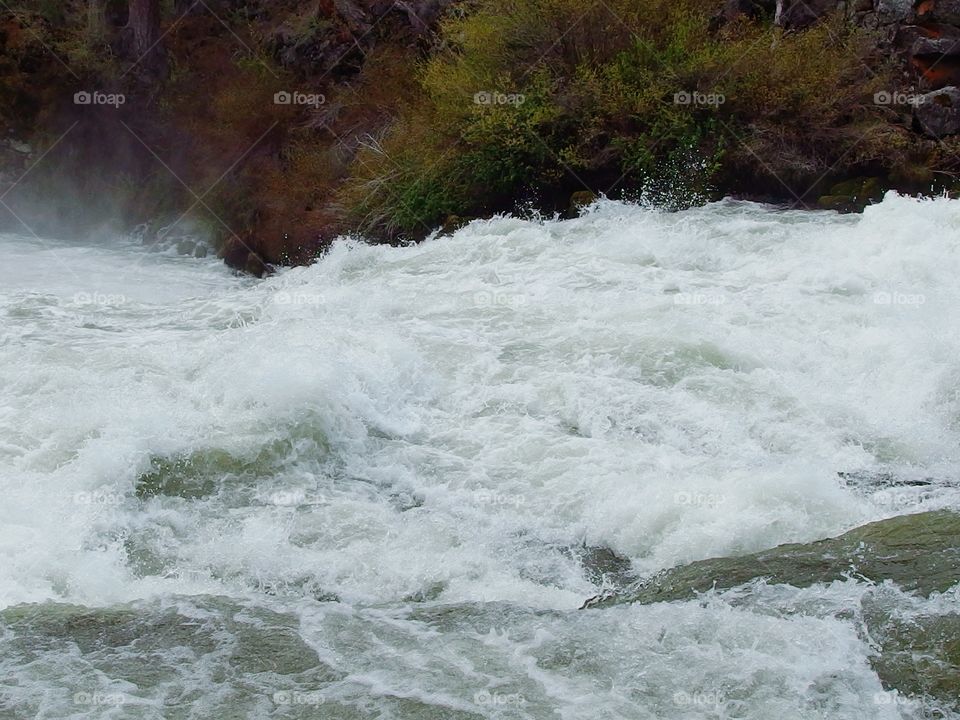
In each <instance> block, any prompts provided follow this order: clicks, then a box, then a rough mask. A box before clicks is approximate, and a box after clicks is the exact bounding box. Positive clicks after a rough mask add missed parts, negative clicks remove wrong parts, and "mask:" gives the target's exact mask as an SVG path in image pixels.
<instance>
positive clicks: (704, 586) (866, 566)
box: [584, 511, 960, 608]
mask: <svg viewBox="0 0 960 720" xmlns="http://www.w3.org/2000/svg"><path fill="white" fill-rule="evenodd" d="M845 577H855V578H860V579H863V580H865V581H868V582H874V583H880V582H883V581H884V580H891V581H893V582H894V583H896V584H897V585H899V586H900V587H901V588H902V589H904V590H906V591H914V592H917V593H919V594H921V595H930V594H931V593H933V592H943V591H945V590H947V589H948V588H950V587H952V586H953V585H955V584H957V583H958V582H960V514H957V513H954V512H949V511H937V512H927V513H918V514H916V515H902V516H899V517H895V518H891V519H889V520H881V521H879V522H875V523H870V524H869V525H864V526H863V527H859V528H856V529H854V530H851V531H850V532H848V533H845V534H844V535H841V536H839V537H836V538H830V539H827V540H820V541H817V542H813V543H804V544H791V545H780V546H779V547H776V548H773V549H771V550H764V551H763V552H759V553H754V554H752V555H745V556H743V557H725V558H715V559H711V560H701V561H699V562H694V563H691V564H689V565H683V566H680V567H676V568H673V569H671V570H666V571H664V572H662V573H660V574H659V575H656V576H654V577H652V578H649V579H646V580H643V581H640V582H639V583H636V584H634V585H633V586H631V587H629V588H627V589H626V590H624V591H622V592H613V593H608V594H605V595H600V596H597V597H594V598H591V599H590V600H588V601H587V602H586V603H585V604H584V607H585V608H596V607H610V606H613V605H620V604H622V603H641V604H646V603H655V602H669V601H672V600H688V599H691V598H693V597H695V596H696V595H697V593H702V592H705V591H707V590H710V589H711V588H716V589H719V590H726V589H730V588H734V587H737V586H738V585H743V584H744V583H748V582H750V581H751V580H755V579H759V578H766V579H767V580H768V581H769V582H771V583H776V584H786V585H793V586H795V587H799V588H803V587H809V586H811V585H814V584H816V583H829V582H833V581H834V580H840V579H843V578H845Z"/></svg>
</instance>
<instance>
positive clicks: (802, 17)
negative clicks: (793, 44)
mask: <svg viewBox="0 0 960 720" xmlns="http://www.w3.org/2000/svg"><path fill="white" fill-rule="evenodd" d="M841 6H843V7H846V4H845V3H843V2H841V0H778V2H777V15H776V19H775V22H776V24H777V25H779V26H780V27H782V28H784V29H786V30H802V29H803V28H808V27H810V26H811V25H813V24H814V23H816V22H817V20H819V19H820V18H822V17H824V16H825V15H827V14H829V13H831V12H833V11H834V10H836V9H837V8H839V7H841Z"/></svg>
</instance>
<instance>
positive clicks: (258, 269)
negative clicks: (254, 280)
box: [243, 253, 272, 278]
mask: <svg viewBox="0 0 960 720" xmlns="http://www.w3.org/2000/svg"><path fill="white" fill-rule="evenodd" d="M243 270H244V272H246V273H247V274H249V275H253V276H254V277H258V278H262V277H264V276H265V275H269V274H270V273H271V271H272V268H271V267H270V266H269V265H267V264H266V263H265V262H264V261H263V259H262V258H261V257H260V256H259V255H257V254H256V253H250V254H249V255H247V261H246V263H244V266H243Z"/></svg>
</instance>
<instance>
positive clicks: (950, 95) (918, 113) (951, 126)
mask: <svg viewBox="0 0 960 720" xmlns="http://www.w3.org/2000/svg"><path fill="white" fill-rule="evenodd" d="M913 114H914V117H916V119H917V122H918V123H919V125H920V127H921V129H922V130H923V132H925V133H926V134H927V135H929V136H930V137H933V138H943V137H947V136H948V135H956V134H957V133H960V90H958V89H957V88H956V87H954V86H950V87H945V88H942V89H940V90H936V91H934V92H931V93H927V94H926V95H923V96H921V98H920V99H919V102H918V104H917V106H916V107H915V108H914V111H913Z"/></svg>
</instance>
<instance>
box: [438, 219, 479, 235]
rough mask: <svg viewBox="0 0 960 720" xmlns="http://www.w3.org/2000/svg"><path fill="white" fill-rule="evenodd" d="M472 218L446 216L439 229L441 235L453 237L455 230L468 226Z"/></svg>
mask: <svg viewBox="0 0 960 720" xmlns="http://www.w3.org/2000/svg"><path fill="white" fill-rule="evenodd" d="M471 220H472V218H465V217H460V216H459V215H447V219H446V220H444V221H443V226H442V227H441V228H440V234H441V235H453V234H454V233H455V232H456V231H457V230H459V229H460V228H462V227H466V226H467V225H469V224H470V222H471Z"/></svg>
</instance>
